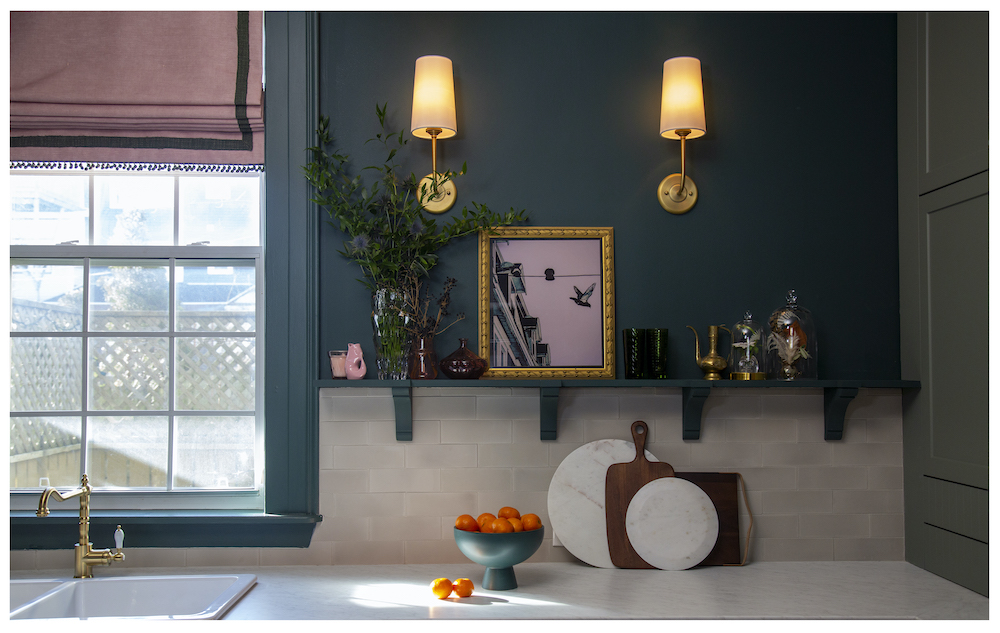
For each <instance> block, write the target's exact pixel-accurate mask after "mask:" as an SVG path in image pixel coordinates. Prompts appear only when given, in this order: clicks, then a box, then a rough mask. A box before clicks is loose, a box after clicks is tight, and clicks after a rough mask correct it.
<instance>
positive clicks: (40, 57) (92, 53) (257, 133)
mask: <svg viewBox="0 0 1000 633" xmlns="http://www.w3.org/2000/svg"><path fill="white" fill-rule="evenodd" d="M262 74H263V13H262V12H259V11H250V12H247V11H239V12H237V11H193V12H192V11H162V12H161V11H148V12H146V11H109V12H102V11H88V12H69V11H66V12H63V11H43V12H20V11H12V12H11V13H10V158H11V160H12V161H60V162H62V161H71V162H115V163H119V162H126V163H181V164H184V163H200V164H228V165H252V164H255V165H259V164H263V162H264V119H263V79H262Z"/></svg>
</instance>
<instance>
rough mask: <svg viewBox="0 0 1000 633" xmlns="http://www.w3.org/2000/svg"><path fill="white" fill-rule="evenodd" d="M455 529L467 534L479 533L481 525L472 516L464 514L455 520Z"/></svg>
mask: <svg viewBox="0 0 1000 633" xmlns="http://www.w3.org/2000/svg"><path fill="white" fill-rule="evenodd" d="M455 527H457V528H458V529H460V530H463V531H465V532H478V531H479V523H477V522H476V520H475V519H473V518H472V515H471V514H463V515H462V516H460V517H458V518H457V519H455Z"/></svg>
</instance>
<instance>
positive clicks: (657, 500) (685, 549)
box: [625, 477, 719, 570]
mask: <svg viewBox="0 0 1000 633" xmlns="http://www.w3.org/2000/svg"><path fill="white" fill-rule="evenodd" d="M625 533H626V534H628V540H629V542H630V543H631V544H632V548H633V549H635V553H636V554H638V555H639V556H640V557H641V558H642V559H643V560H644V561H646V562H647V563H649V564H650V565H652V566H653V567H656V568H658V569H669V570H681V569H690V568H691V567H694V566H695V565H697V564H698V563H700V562H701V561H703V560H705V557H706V556H708V555H709V554H710V553H711V552H712V549H713V548H714V547H715V542H716V540H717V539H718V538H719V514H718V512H717V511H716V509H715V504H714V503H712V499H711V498H710V497H709V496H708V495H707V494H705V491H704V490H702V489H701V488H699V487H698V486H696V485H695V484H693V483H691V482H690V481H685V480H683V479H678V478H677V477H663V478H660V479H655V480H653V481H651V482H649V483H648V484H646V485H645V486H643V487H642V488H640V489H639V491H638V492H637V493H635V496H634V497H632V501H631V502H630V503H629V505H628V510H627V511H626V513H625Z"/></svg>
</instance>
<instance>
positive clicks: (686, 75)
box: [656, 57, 705, 214]
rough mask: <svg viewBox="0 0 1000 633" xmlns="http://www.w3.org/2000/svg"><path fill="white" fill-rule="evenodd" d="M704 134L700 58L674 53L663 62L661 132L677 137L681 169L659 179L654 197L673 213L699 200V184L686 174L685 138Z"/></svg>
mask: <svg viewBox="0 0 1000 633" xmlns="http://www.w3.org/2000/svg"><path fill="white" fill-rule="evenodd" d="M704 134H705V96H704V92H703V90H702V83H701V62H700V61H699V60H697V59H695V58H694V57H674V58H671V59H668V60H667V61H665V62H663V93H662V98H661V100H660V136H662V137H664V138H669V139H674V140H678V139H679V140H680V142H681V173H679V174H671V175H669V176H667V177H666V178H664V179H663V180H662V181H661V182H660V186H659V187H658V188H657V190H656V197H657V198H658V199H659V201H660V205H661V206H662V207H663V208H664V209H666V210H667V211H669V212H670V213H674V214H681V213H687V212H688V211H690V210H691V207H693V206H694V203H695V202H697V201H698V188H697V187H696V186H695V184H694V181H692V180H691V179H690V178H689V177H688V175H687V163H686V159H687V156H686V152H685V142H686V141H687V140H689V139H695V138H698V137H699V136H704Z"/></svg>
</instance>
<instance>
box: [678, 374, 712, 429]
mask: <svg viewBox="0 0 1000 633" xmlns="http://www.w3.org/2000/svg"><path fill="white" fill-rule="evenodd" d="M681 391H682V392H683V394H684V403H683V416H684V421H683V427H682V431H683V435H682V439H685V440H697V439H700V438H701V410H702V407H704V406H705V401H706V400H708V394H709V393H710V392H711V391H712V388H711V387H682V388H681Z"/></svg>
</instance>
